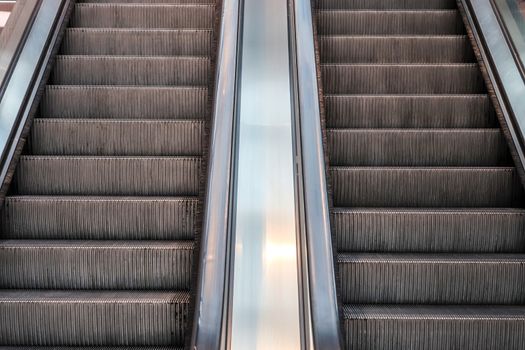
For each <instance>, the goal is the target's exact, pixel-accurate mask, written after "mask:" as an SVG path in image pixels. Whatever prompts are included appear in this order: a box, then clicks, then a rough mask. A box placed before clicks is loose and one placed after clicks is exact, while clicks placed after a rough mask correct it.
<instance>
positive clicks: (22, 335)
mask: <svg viewBox="0 0 525 350" xmlns="http://www.w3.org/2000/svg"><path fill="white" fill-rule="evenodd" d="M188 307H189V294H188V293H185V292H154V291H89V292H86V291H38V290H1V291H0V339H2V344H3V345H40V346H112V345H120V346H153V345H155V346H168V345H175V346H182V345H183V342H184V324H185V323H186V319H187V317H188ZM35 315H39V317H35Z"/></svg>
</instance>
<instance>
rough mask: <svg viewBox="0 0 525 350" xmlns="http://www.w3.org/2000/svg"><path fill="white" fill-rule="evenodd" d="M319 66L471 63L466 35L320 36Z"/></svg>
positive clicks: (470, 49)
mask: <svg viewBox="0 0 525 350" xmlns="http://www.w3.org/2000/svg"><path fill="white" fill-rule="evenodd" d="M319 50H320V52H322V53H323V54H322V56H321V63H398V64H401V63H465V62H474V61H475V58H474V53H473V51H472V48H471V46H470V42H469V41H468V37H467V36H466V35H449V36H443V35H437V36H436V35H418V36H408V35H404V36H400V35H397V36H394V35H376V36H363V35H358V36H350V35H348V36H342V35H339V36H320V37H319Z"/></svg>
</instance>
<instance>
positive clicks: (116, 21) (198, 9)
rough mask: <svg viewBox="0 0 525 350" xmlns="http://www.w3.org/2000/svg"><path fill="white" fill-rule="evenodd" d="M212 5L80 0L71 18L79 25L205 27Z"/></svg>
mask: <svg viewBox="0 0 525 350" xmlns="http://www.w3.org/2000/svg"><path fill="white" fill-rule="evenodd" d="M213 11H214V6H213V5H207V4H199V5H193V4H167V3H165V4H162V3H150V4H146V5H145V4H135V3H129V4H126V3H125V2H121V3H105V4H104V3H79V4H76V5H75V10H74V11H73V15H72V16H71V20H70V24H69V25H70V27H76V28H82V27H87V28H159V29H160V28H169V29H174V28H193V29H196V28H205V29H209V28H211V27H212V25H213Z"/></svg>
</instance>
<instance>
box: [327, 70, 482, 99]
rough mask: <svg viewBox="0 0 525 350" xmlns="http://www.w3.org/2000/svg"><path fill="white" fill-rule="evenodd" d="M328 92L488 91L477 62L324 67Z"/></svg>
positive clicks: (430, 92) (466, 92)
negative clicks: (485, 88) (485, 89)
mask: <svg viewBox="0 0 525 350" xmlns="http://www.w3.org/2000/svg"><path fill="white" fill-rule="evenodd" d="M321 74H322V75H323V76H324V77H325V79H326V83H325V84H324V90H325V92H326V93H327V94H370V93H375V94H401V93H407V94H476V93H481V92H483V90H484V85H483V79H482V77H481V74H480V72H479V69H478V66H477V64H457V65H450V64H449V65H386V64H385V65H375V64H374V65H368V64H358V65H343V64H331V65H323V66H321Z"/></svg>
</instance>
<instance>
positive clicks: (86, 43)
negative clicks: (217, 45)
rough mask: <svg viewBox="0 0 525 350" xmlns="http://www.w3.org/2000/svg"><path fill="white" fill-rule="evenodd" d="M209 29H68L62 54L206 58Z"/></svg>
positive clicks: (209, 38)
mask: <svg viewBox="0 0 525 350" xmlns="http://www.w3.org/2000/svg"><path fill="white" fill-rule="evenodd" d="M211 39H212V32H211V30H189V29H186V30H168V29H109V28H103V29H95V28H69V29H67V30H66V33H65V36H64V40H63V41H62V46H61V52H62V54H65V55H139V56H140V55H144V56H156V55H163V56H207V55H210V53H211Z"/></svg>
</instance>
